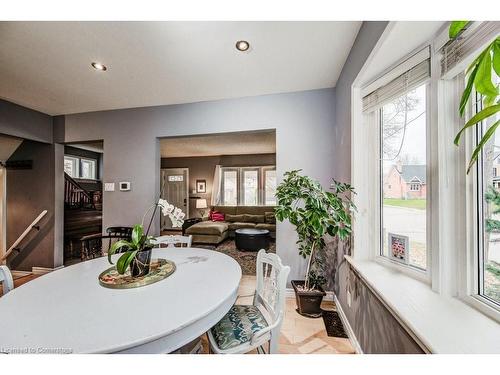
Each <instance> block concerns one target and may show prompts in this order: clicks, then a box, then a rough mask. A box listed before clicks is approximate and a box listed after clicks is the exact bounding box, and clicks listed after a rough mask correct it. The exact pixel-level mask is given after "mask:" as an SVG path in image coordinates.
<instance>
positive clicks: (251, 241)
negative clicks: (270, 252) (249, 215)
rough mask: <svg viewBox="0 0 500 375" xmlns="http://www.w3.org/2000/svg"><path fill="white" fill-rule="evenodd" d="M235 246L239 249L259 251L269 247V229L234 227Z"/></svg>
mask: <svg viewBox="0 0 500 375" xmlns="http://www.w3.org/2000/svg"><path fill="white" fill-rule="evenodd" d="M235 243H236V248H237V249H238V250H241V251H259V250H260V249H265V250H267V248H268V247H269V231H268V230H267V229H252V228H245V229H236V231H235Z"/></svg>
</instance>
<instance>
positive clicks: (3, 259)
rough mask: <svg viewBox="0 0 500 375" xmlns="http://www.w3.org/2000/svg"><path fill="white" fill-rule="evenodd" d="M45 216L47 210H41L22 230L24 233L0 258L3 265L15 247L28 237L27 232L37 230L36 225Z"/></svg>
mask: <svg viewBox="0 0 500 375" xmlns="http://www.w3.org/2000/svg"><path fill="white" fill-rule="evenodd" d="M46 214H47V210H43V211H42V212H41V213H40V215H38V216H37V217H36V219H35V220H33V222H32V223H31V224H30V225H29V226H28V227H27V228H26V229H25V230H24V232H23V233H22V234H21V235H20V236H19V238H18V239H17V240H16V241H14V243H13V244H12V246H11V247H9V250H7V252H6V253H5V254H4V255H3V256H2V259H0V261H1V262H2V263H3V262H4V261H5V259H7V257H8V256H9V255H10V253H12V252H13V251H14V249H16V247H17V245H19V244H20V243H21V241H22V240H24V238H25V237H26V236H27V235H28V233H29V232H31V230H32V229H35V228H37V224H38V223H39V222H40V220H42V218H43V217H44V216H45V215H46Z"/></svg>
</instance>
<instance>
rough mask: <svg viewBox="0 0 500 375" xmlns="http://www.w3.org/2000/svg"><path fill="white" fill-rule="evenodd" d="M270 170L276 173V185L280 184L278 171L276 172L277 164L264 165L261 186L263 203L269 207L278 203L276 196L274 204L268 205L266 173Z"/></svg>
mask: <svg viewBox="0 0 500 375" xmlns="http://www.w3.org/2000/svg"><path fill="white" fill-rule="evenodd" d="M270 171H274V172H275V174H276V187H277V186H278V173H277V172H276V166H272V167H262V186H261V189H262V203H263V206H267V207H274V206H276V205H277V204H278V201H277V199H276V197H275V200H274V205H267V204H266V174H267V173H268V172H270Z"/></svg>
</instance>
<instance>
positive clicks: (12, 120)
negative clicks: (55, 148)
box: [0, 99, 53, 143]
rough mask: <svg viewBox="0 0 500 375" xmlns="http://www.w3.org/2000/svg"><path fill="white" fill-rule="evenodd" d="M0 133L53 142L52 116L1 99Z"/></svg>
mask: <svg viewBox="0 0 500 375" xmlns="http://www.w3.org/2000/svg"><path fill="white" fill-rule="evenodd" d="M0 133H1V134H7V135H11V136H14V137H19V138H24V139H30V140H33V141H39V142H46V143H52V134H53V133H52V117H51V116H49V115H46V114H44V113H41V112H37V111H34V110H32V109H29V108H25V107H21V106H19V105H17V104H13V103H10V102H7V101H5V100H1V99H0Z"/></svg>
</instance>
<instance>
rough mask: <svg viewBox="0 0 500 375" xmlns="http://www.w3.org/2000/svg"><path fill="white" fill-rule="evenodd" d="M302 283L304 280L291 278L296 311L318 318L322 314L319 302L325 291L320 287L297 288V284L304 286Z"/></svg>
mask: <svg viewBox="0 0 500 375" xmlns="http://www.w3.org/2000/svg"><path fill="white" fill-rule="evenodd" d="M304 284H305V281H304V280H292V287H293V290H294V291H295V299H296V301H297V312H298V313H299V314H300V315H303V316H307V317H309V318H319V317H320V316H321V315H322V310H321V302H322V301H323V297H324V296H325V295H326V293H325V291H324V290H323V289H322V288H321V287H320V288H319V290H302V289H299V288H298V286H304Z"/></svg>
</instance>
